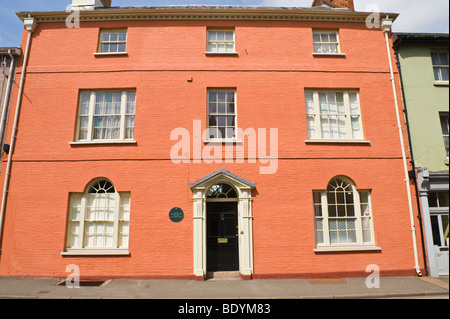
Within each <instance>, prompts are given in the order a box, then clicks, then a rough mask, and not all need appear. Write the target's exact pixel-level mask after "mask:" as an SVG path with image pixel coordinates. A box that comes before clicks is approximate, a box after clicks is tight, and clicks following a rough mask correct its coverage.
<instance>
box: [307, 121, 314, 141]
mask: <svg viewBox="0 0 450 319" xmlns="http://www.w3.org/2000/svg"><path fill="white" fill-rule="evenodd" d="M306 124H307V127H308V139H314V138H316V125H315V119H314V117H313V116H308V117H307V119H306Z"/></svg>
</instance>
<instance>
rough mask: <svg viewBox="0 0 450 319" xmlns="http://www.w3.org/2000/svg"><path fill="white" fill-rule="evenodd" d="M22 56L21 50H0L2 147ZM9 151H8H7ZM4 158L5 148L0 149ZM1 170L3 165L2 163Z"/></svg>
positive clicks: (0, 133)
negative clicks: (17, 67)
mask: <svg viewBox="0 0 450 319" xmlns="http://www.w3.org/2000/svg"><path fill="white" fill-rule="evenodd" d="M20 54H21V50H20V49H19V48H6V47H2V48H0V72H1V74H0V107H1V109H0V116H1V120H0V145H3V142H4V138H5V131H6V123H7V121H8V114H9V105H10V100H11V93H12V90H13V85H14V79H15V75H16V65H17V60H18V58H19V56H20ZM6 151H8V149H6ZM0 153H1V156H2V157H3V148H2V147H0ZM0 170H1V163H0Z"/></svg>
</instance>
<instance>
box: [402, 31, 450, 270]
mask: <svg viewBox="0 0 450 319" xmlns="http://www.w3.org/2000/svg"><path fill="white" fill-rule="evenodd" d="M394 39H395V43H394V46H395V50H396V53H397V57H398V63H399V68H400V72H401V78H402V84H403V94H404V104H405V108H406V110H407V117H408V124H409V125H408V126H409V132H410V147H411V154H412V156H411V159H412V163H413V165H414V168H415V169H416V171H415V175H416V176H417V192H418V193H417V196H418V197H419V198H420V203H421V211H422V216H423V229H424V230H423V232H424V235H425V239H426V249H427V256H428V264H429V270H430V275H431V276H435V277H436V276H440V275H447V276H448V264H449V262H448V261H449V253H448V248H449V239H448V238H449V237H448V232H449V223H448V212H449V206H448V202H449V193H448V191H449V189H448V181H449V180H448V162H449V159H448V154H449V144H448V143H449V142H448V133H449V123H448V109H449V87H448V84H449V69H448V67H449V66H448V44H449V41H448V39H449V38H448V33H446V34H428V33H425V34H424V33H397V34H395V35H394Z"/></svg>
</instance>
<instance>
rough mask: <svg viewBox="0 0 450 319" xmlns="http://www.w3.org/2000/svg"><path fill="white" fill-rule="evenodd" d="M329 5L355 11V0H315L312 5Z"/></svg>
mask: <svg viewBox="0 0 450 319" xmlns="http://www.w3.org/2000/svg"><path fill="white" fill-rule="evenodd" d="M323 5H325V6H329V7H331V8H343V9H349V10H353V11H355V6H354V4H353V0H314V2H313V4H312V5H311V6H312V7H321V6H323Z"/></svg>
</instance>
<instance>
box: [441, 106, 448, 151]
mask: <svg viewBox="0 0 450 319" xmlns="http://www.w3.org/2000/svg"><path fill="white" fill-rule="evenodd" d="M440 117H441V128H442V136H443V137H444V145H445V150H446V151H447V158H448V154H449V145H448V132H449V124H448V113H445V114H444V113H441V114H440Z"/></svg>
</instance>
